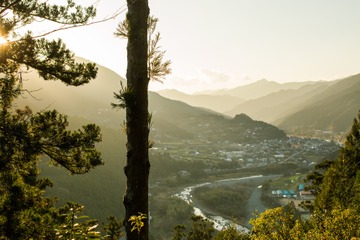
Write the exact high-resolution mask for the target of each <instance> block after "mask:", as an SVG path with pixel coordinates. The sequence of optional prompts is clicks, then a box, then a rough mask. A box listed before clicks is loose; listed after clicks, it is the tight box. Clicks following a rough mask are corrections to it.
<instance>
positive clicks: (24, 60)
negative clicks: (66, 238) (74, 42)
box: [0, 0, 102, 239]
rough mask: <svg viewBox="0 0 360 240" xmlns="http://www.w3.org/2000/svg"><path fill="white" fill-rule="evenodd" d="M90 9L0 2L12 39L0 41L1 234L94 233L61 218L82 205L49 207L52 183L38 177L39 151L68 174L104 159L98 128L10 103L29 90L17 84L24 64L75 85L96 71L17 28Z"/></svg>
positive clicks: (88, 225)
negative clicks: (74, 125)
mask: <svg viewBox="0 0 360 240" xmlns="http://www.w3.org/2000/svg"><path fill="white" fill-rule="evenodd" d="M94 15H95V9H94V8H93V7H88V8H83V7H80V6H77V5H75V3H74V2H73V1H72V0H68V1H67V5H65V6H61V5H55V4H50V3H49V2H48V1H36V0H29V1H17V0H12V1H3V2H2V3H1V6H0V34H1V36H3V37H5V38H11V40H9V39H8V41H7V43H6V44H3V45H1V47H0V51H1V58H0V60H1V61H0V182H1V186H0V221H1V225H0V236H2V237H4V238H9V239H55V238H56V234H58V233H59V232H58V231H60V232H62V231H63V230H64V231H68V230H69V229H68V227H70V228H71V229H72V230H76V231H75V232H71V231H72V230H71V231H70V237H71V236H72V235H73V234H75V233H76V232H78V233H79V234H81V236H85V235H86V236H87V237H95V236H96V234H95V232H93V229H94V225H92V224H93V223H94V222H84V225H83V224H78V225H76V224H72V225H69V224H67V221H68V220H69V218H67V217H66V216H70V215H71V214H72V215H71V216H73V218H72V219H74V217H75V213H77V212H79V210H80V205H71V206H70V205H67V206H65V207H64V209H65V210H64V211H65V212H63V210H57V209H56V208H55V207H54V204H55V200H54V199H51V198H47V197H44V193H45V189H46V187H48V186H51V185H52V184H51V182H50V180H49V179H46V178H44V179H41V178H40V177H39V170H38V163H39V159H40V156H42V155H47V156H49V157H50V159H51V162H52V163H53V164H54V165H58V166H62V167H64V168H66V169H67V170H69V171H70V172H71V173H74V174H80V173H85V172H88V171H89V170H90V169H92V168H94V167H95V166H97V165H100V164H102V160H101V157H100V153H99V152H98V151H97V150H96V149H95V144H96V143H97V142H99V141H100V140H101V135H100V128H99V127H97V126H95V125H94V124H88V125H85V126H83V127H82V129H80V130H76V131H69V130H67V128H68V122H67V118H66V116H63V115H61V114H59V113H58V112H57V111H55V110H53V111H43V112H40V113H33V112H32V111H31V109H30V108H29V107H25V108H24V109H22V110H19V109H17V110H16V109H14V107H13V102H14V100H15V99H16V98H18V97H19V96H20V95H21V94H22V93H24V92H28V91H27V90H26V89H23V88H22V87H23V86H22V82H23V79H22V72H23V71H24V69H29V68H31V69H34V70H36V71H37V72H38V73H39V76H40V77H42V78H43V79H45V80H60V81H62V82H64V83H65V84H67V85H74V86H78V85H81V84H84V83H87V82H89V81H90V80H91V79H93V78H95V76H96V73H97V68H96V66H95V64H81V63H75V60H74V55H73V53H71V52H70V51H69V50H68V49H67V48H66V46H65V44H64V43H62V41H61V40H56V41H55V40H53V41H49V40H47V39H45V38H41V37H39V36H37V37H35V36H33V35H32V33H31V32H27V33H25V34H23V35H22V34H20V31H19V29H21V28H22V27H24V26H26V25H28V24H30V23H32V22H34V21H38V20H49V21H53V22H56V23H61V24H73V25H76V24H84V23H86V22H87V21H88V19H89V18H91V17H93V16H94ZM70 213H71V214H70ZM64 214H65V215H64ZM69 214H70V215H69ZM64 216H65V218H64ZM64 224H65V225H64ZM76 234H77V233H76ZM76 234H75V235H73V236H76ZM84 234H85V235H84ZM79 236H80V235H79Z"/></svg>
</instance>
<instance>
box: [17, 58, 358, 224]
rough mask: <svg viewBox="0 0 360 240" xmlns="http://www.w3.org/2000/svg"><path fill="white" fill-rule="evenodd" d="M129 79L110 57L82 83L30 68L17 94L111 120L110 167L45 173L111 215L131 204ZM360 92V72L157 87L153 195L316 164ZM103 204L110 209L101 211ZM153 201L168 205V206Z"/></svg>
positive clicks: (91, 209)
mask: <svg viewBox="0 0 360 240" xmlns="http://www.w3.org/2000/svg"><path fill="white" fill-rule="evenodd" d="M79 60H84V59H79ZM120 81H123V82H124V79H123V78H122V77H121V76H119V75H118V74H116V73H114V72H112V71H111V70H109V69H107V68H105V67H102V66H99V73H98V77H97V78H96V79H95V80H94V81H92V82H91V83H89V84H87V85H85V86H82V87H76V88H74V87H67V86H64V85H63V84H60V83H57V82H44V81H40V80H38V79H37V76H36V75H34V74H33V73H32V72H31V71H30V73H28V74H26V75H24V88H25V89H27V90H28V91H29V92H31V96H30V95H29V94H28V93H26V92H24V93H23V97H22V98H20V99H19V101H17V107H21V106H24V105H25V104H27V105H30V106H31V107H32V108H33V109H36V110H37V111H41V110H43V109H45V108H48V109H52V108H54V109H57V110H58V111H59V112H61V113H64V114H66V115H68V116H69V122H70V126H72V127H79V126H80V125H82V124H85V123H89V122H94V123H96V124H98V125H99V126H100V127H101V129H102V135H103V142H102V143H100V144H99V146H98V147H99V149H100V150H101V152H102V154H103V159H104V161H105V165H104V166H100V167H98V168H96V169H94V170H93V171H92V172H90V173H89V174H86V175H81V176H69V175H66V174H64V171H63V170H61V169H57V168H54V167H50V168H49V167H47V164H45V162H46V161H44V164H42V174H43V175H45V176H51V178H52V179H53V180H54V182H55V184H54V185H55V186H54V187H53V188H52V190H51V191H50V194H53V195H55V196H60V202H64V201H68V200H72V201H77V202H80V203H83V204H85V205H86V206H87V210H86V212H87V213H88V214H89V215H91V216H92V217H96V218H99V219H102V220H104V218H105V216H108V215H112V214H114V212H115V213H116V212H117V213H122V211H123V210H122V208H121V197H122V194H121V193H123V192H124V191H125V189H124V187H125V176H124V174H123V172H122V170H121V169H122V168H123V166H124V165H125V159H126V156H125V141H126V140H125V134H124V133H123V130H122V128H123V126H122V123H123V121H124V119H125V112H124V111H123V110H116V109H112V107H111V106H110V103H111V102H115V99H114V98H113V92H116V91H118V90H119V89H120ZM34 90H36V91H34ZM347 96H349V97H347ZM359 96H360V75H355V76H350V77H348V78H345V79H339V80H336V81H331V82H326V81H318V82H302V83H286V84H279V83H276V82H270V81H266V80H260V81H257V82H254V83H252V84H249V85H245V86H240V87H237V88H234V89H228V90H224V89H222V90H218V91H214V92H211V93H207V94H204V93H202V94H192V95H189V94H184V93H181V92H178V91H176V90H164V91H160V92H158V93H157V92H149V102H150V106H149V111H150V112H151V113H152V116H153V119H152V125H151V132H150V136H151V140H153V141H154V142H155V145H154V147H153V148H152V149H150V159H151V163H152V167H151V174H150V175H151V176H150V186H151V187H152V189H153V190H152V191H153V194H154V196H157V197H159V195H157V194H161V196H163V194H165V193H164V192H163V191H165V192H167V195H168V196H170V195H171V192H172V191H173V190H171V189H172V188H173V187H175V186H184V185H186V184H191V183H196V182H199V181H200V182H201V181H202V179H208V180H209V179H219V178H226V177H233V176H236V175H238V174H240V175H241V174H242V175H244V174H245V175H249V174H250V175H251V174H284V173H286V174H295V173H296V172H300V173H306V172H308V171H309V170H310V169H312V167H313V165H314V164H315V163H317V162H319V161H321V160H322V159H324V158H325V157H326V156H330V155H333V154H334V152H337V151H338V150H339V145H338V143H337V141H339V140H341V137H342V136H343V134H344V133H345V132H347V131H348V128H349V126H350V125H351V122H352V119H353V117H354V116H355V115H356V112H357V111H358V108H359V105H358V103H359V102H360V99H359V98H360V97H359ZM335 116H336V117H335ZM290 133H291V136H292V137H289V136H290V135H289V134H290ZM304 137H312V138H304ZM313 137H319V139H317V138H313ZM289 169H291V170H289ZM187 176H190V177H187ZM74 180H76V182H77V184H76V185H75V184H73V182H74ZM165 186H167V187H165ZM169 187H170V188H169ZM161 189H163V190H161ZM164 189H167V190H164ZM174 193H175V192H173V194H174ZM169 194H170V195H169ZM95 199H96V200H95ZM99 199H100V200H99ZM154 204H155V203H154ZM164 204H165V203H164ZM100 206H107V208H106V209H102V210H101V212H99V211H98V209H99V207H100ZM153 208H154V211H153V214H154V215H156V214H158V212H157V211H159V209H158V210H156V209H157V207H156V206H153ZM173 217H174V216H173ZM233 217H241V216H233ZM174 218H175V217H174ZM241 218H242V219H243V221H247V220H248V219H247V220H246V219H245V218H244V217H241ZM174 221H175V220H174ZM162 224H164V223H162ZM160 225H161V224H160V223H159V225H158V227H159V228H161V227H164V228H165V226H166V225H164V226H160Z"/></svg>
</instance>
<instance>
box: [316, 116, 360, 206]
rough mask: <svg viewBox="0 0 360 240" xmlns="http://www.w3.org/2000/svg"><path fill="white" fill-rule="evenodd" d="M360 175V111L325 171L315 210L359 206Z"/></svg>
mask: <svg viewBox="0 0 360 240" xmlns="http://www.w3.org/2000/svg"><path fill="white" fill-rule="evenodd" d="M359 175H360V111H359V114H358V118H357V119H356V118H355V119H354V121H353V125H352V127H351V130H350V132H349V133H348V135H347V137H346V142H345V146H344V147H343V148H342V150H341V152H340V155H339V157H338V159H337V160H336V161H335V162H334V163H333V164H332V165H331V167H330V168H329V169H328V170H327V171H326V172H325V175H324V178H323V182H322V184H321V189H320V192H319V194H318V196H317V197H316V199H315V203H314V206H315V210H318V211H321V212H323V211H329V210H332V209H334V208H341V209H345V208H352V207H356V206H357V207H358V205H357V204H356V201H358V200H357V197H356V196H358V190H357V189H356V186H358V184H359V183H358V179H359Z"/></svg>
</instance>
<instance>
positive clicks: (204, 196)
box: [193, 186, 252, 221]
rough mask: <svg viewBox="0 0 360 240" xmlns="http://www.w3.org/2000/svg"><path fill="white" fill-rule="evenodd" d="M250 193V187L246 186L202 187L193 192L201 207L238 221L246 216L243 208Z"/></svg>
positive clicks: (245, 210)
mask: <svg viewBox="0 0 360 240" xmlns="http://www.w3.org/2000/svg"><path fill="white" fill-rule="evenodd" d="M251 193H252V187H248V186H232V187H225V186H222V187H202V188H196V189H195V190H194V191H193V195H194V196H195V197H196V198H197V199H198V200H199V201H200V203H201V205H203V206H205V207H207V208H210V209H214V210H215V211H217V212H219V213H222V214H224V215H225V216H228V217H231V218H234V219H237V220H240V221H243V220H244V218H245V217H246V215H247V209H246V207H244V206H246V203H247V201H248V199H249V197H250V195H251ZM235 209H236V210H235Z"/></svg>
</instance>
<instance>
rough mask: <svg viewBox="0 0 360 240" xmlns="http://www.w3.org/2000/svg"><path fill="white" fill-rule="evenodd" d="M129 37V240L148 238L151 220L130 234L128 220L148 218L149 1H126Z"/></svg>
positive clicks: (127, 232)
mask: <svg viewBox="0 0 360 240" xmlns="http://www.w3.org/2000/svg"><path fill="white" fill-rule="evenodd" d="M127 5H128V13H127V20H128V23H129V33H128V34H129V35H128V45H127V62H128V63H127V73H126V78H127V87H128V89H129V93H130V95H131V97H130V100H129V101H127V102H126V131H127V132H126V134H127V145H126V147H127V163H126V166H125V168H124V172H125V175H126V177H127V188H126V193H125V196H124V206H125V210H126V212H125V221H124V225H125V230H126V236H127V239H128V240H130V239H134V240H135V239H136V240H138V239H141V240H148V239H149V236H148V235H149V227H148V220H147V219H145V220H143V221H144V224H145V225H144V227H142V228H141V231H140V233H138V231H137V230H135V231H131V229H132V226H131V225H130V222H129V221H128V220H129V218H130V217H131V216H133V215H139V213H143V214H146V215H148V179H149V171H150V162H149V155H148V136H149V124H148V83H149V79H148V74H147V44H148V43H147V20H148V16H149V6H148V0H127Z"/></svg>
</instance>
